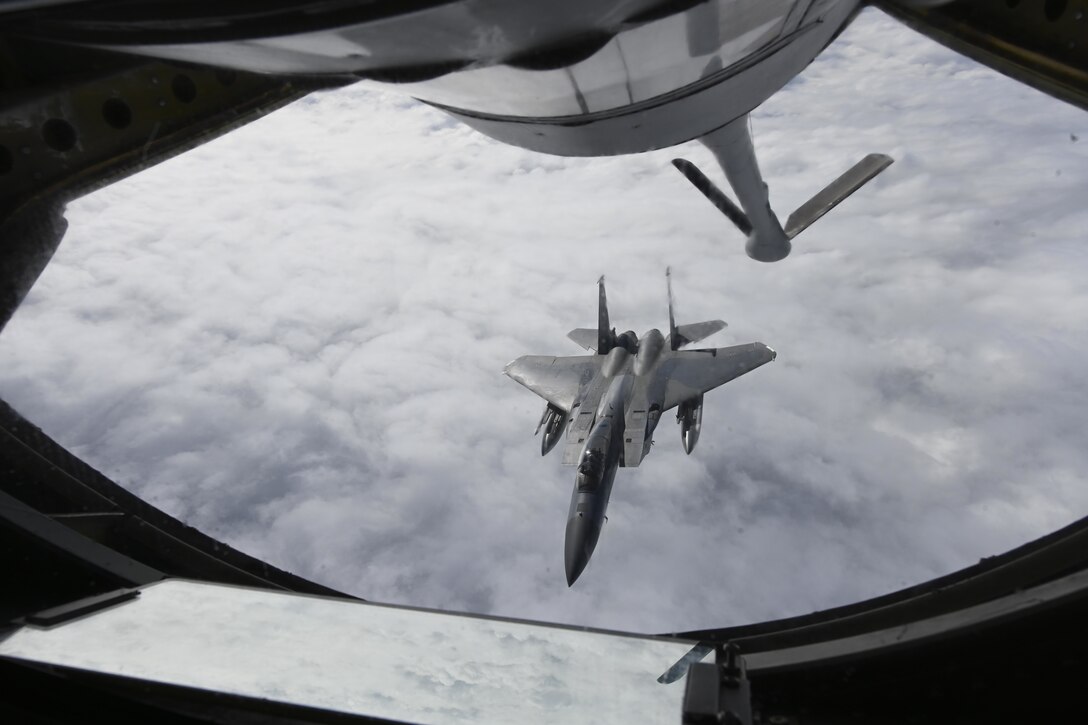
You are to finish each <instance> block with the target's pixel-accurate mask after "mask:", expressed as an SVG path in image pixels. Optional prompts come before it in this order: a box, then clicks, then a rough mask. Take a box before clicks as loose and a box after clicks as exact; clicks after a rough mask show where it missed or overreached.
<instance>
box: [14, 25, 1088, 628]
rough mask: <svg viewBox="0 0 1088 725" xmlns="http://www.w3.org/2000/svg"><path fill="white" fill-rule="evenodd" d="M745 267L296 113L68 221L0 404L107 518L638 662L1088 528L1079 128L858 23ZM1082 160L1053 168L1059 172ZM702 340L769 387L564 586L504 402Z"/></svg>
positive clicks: (557, 522)
mask: <svg viewBox="0 0 1088 725" xmlns="http://www.w3.org/2000/svg"><path fill="white" fill-rule="evenodd" d="M753 124H754V131H755V140H756V146H757V151H758V153H759V155H760V161H761V165H762V168H763V171H764V173H765V175H766V177H767V179H768V182H769V183H770V186H771V195H772V202H773V203H774V205H775V206H776V208H777V209H778V211H779V213H780V214H782V215H783V216H784V215H785V214H787V213H788V212H789V210H790V209H793V208H795V207H796V206H798V205H799V204H800V203H802V202H803V201H804V200H805V199H806V198H808V196H810V195H811V194H812V193H814V192H815V191H816V190H818V189H819V188H821V187H822V186H823V185H824V184H825V183H826V182H827V181H829V180H830V179H831V178H833V177H834V176H836V175H837V174H838V173H840V172H841V171H842V170H844V169H845V168H847V167H848V166H849V165H850V164H851V163H853V162H854V161H855V160H856V159H857V158H860V157H861V156H862V155H864V154H865V153H868V152H871V151H881V152H885V153H889V154H890V155H892V156H893V157H894V158H895V159H896V161H897V162H896V164H895V165H894V166H892V167H891V168H890V169H889V170H888V171H887V172H885V174H884V175H883V176H881V177H880V178H879V179H877V180H876V181H875V182H873V184H871V185H870V186H869V187H866V188H865V189H864V190H863V191H861V192H859V193H858V194H857V195H856V196H855V197H854V198H852V199H850V201H848V202H847V203H845V204H844V205H843V206H842V207H840V208H839V209H837V210H836V211H834V212H833V213H832V214H830V215H828V216H827V217H826V218H825V219H824V220H823V221H821V222H820V223H819V224H817V225H815V226H814V227H813V228H811V229H809V230H808V231H806V232H805V233H804V235H802V236H801V237H799V238H798V240H797V241H796V243H795V251H794V254H793V255H792V256H791V257H790V258H789V259H788V260H786V261H785V262H782V263H780V264H777V265H770V266H765V265H759V264H758V263H755V262H751V261H749V260H748V259H747V258H746V257H745V256H744V253H743V240H742V239H740V238H739V234H738V233H737V232H736V231H735V230H733V229H731V228H729V227H728V225H727V224H726V223H725V222H724V220H723V219H722V218H721V217H720V215H718V214H717V213H716V212H715V211H714V210H713V209H712V208H711V207H710V205H709V204H707V203H706V201H705V199H703V198H702V197H701V196H699V195H698V194H697V193H696V192H694V191H693V190H692V189H691V188H690V187H689V186H688V184H687V182H686V181H684V179H683V178H682V177H680V176H679V174H677V173H676V172H675V171H674V170H673V169H672V168H671V167H670V166H669V165H668V161H669V159H671V158H673V157H674V156H677V155H683V156H685V157H688V158H690V159H692V160H694V161H695V162H696V163H698V164H699V165H700V166H702V167H703V168H706V169H712V168H713V165H712V161H711V158H710V156H709V154H708V153H707V152H706V151H705V150H704V149H702V147H700V146H698V145H697V144H688V145H685V146H683V147H681V148H680V149H678V150H677V149H672V150H666V151H662V152H655V153H649V154H642V155H638V156H629V157H620V158H605V159H564V158H557V157H549V156H544V155H540V154H535V153H530V152H527V151H522V150H519V149H516V148H511V147H507V146H502V145H500V144H497V143H495V142H492V141H490V140H489V139H487V138H484V137H482V136H480V135H478V134H476V133H474V132H472V131H470V130H469V129H467V128H465V127H463V126H460V125H458V124H456V123H454V122H453V121H451V120H450V119H448V118H447V117H445V116H443V115H442V114H441V113H439V112H437V111H435V110H433V109H431V108H429V107H426V106H423V105H421V104H419V103H417V102H415V101H412V100H411V99H408V98H405V97H402V96H399V95H397V94H396V93H394V92H391V91H389V90H386V89H382V88H379V87H376V86H372V87H366V86H363V85H357V86H353V87H350V88H346V89H343V90H338V91H335V92H328V93H322V94H317V95H314V96H311V97H309V98H307V99H305V100H303V101H300V102H298V103H296V104H294V105H292V106H290V107H288V108H286V109H284V110H282V111H279V112H277V113H275V114H272V115H271V116H269V117H267V118H265V119H262V120H260V121H258V122H256V123H254V124H252V125H250V126H248V127H246V128H244V129H241V130H240V131H238V132H235V133H233V134H231V135H229V136H227V137H225V138H222V139H219V140H217V141H214V142H212V143H210V144H208V145H206V146H204V147H202V148H200V149H197V150H195V151H193V152H190V153H188V154H185V155H183V156H181V157H179V158H176V159H173V160H171V161H169V162H166V163H164V164H162V165H160V166H159V167H156V168H154V169H151V170H149V171H147V172H144V173H142V174H140V175H138V176H136V177H133V178H131V179H129V180H126V181H124V182H122V183H119V184H116V185H114V186H112V187H110V188H107V189H104V190H102V191H100V192H97V193H95V194H93V195H91V196H88V197H86V198H84V199H82V200H80V201H79V202H77V203H75V204H73V205H71V207H70V209H69V214H68V218H69V220H70V222H71V227H70V230H69V232H68V235H67V237H66V239H65V241H64V243H63V244H62V247H61V249H60V251H59V252H58V254H57V256H56V258H55V259H54V261H53V262H52V264H51V265H50V266H49V267H48V268H47V270H46V272H45V274H44V275H43V276H42V278H41V280H40V281H39V282H38V284H37V286H36V287H35V288H34V290H33V291H32V293H31V295H30V297H29V298H28V300H27V302H26V303H25V304H24V305H23V307H22V308H21V309H20V310H19V311H18V313H17V314H16V316H15V318H14V319H13V321H12V322H11V323H10V324H9V326H8V328H7V330H6V331H5V335H4V339H3V341H2V345H0V395H2V396H3V397H4V398H5V399H7V400H8V401H9V402H11V403H12V404H13V405H15V406H16V407H17V408H19V409H20V410H21V411H22V412H23V413H24V414H26V415H28V416H29V417H30V418H31V419H32V420H34V421H36V422H37V423H39V424H40V425H41V426H42V427H43V428H44V429H45V430H46V431H47V432H48V433H50V434H51V435H53V436H54V437H56V438H57V439H58V440H60V441H61V442H62V443H63V444H65V445H67V446H69V447H70V448H72V449H73V450H75V451H76V452H77V453H79V454H80V455H82V456H84V457H85V458H86V459H87V460H88V461H89V462H90V463H92V464H93V465H95V466H96V467H98V468H100V469H101V470H103V471H104V472H105V473H107V474H108V475H110V476H112V477H114V478H115V479H116V480H119V481H120V482H121V483H123V484H125V485H126V486H129V487H130V488H131V489H132V490H133V491H135V492H136V493H138V494H139V495H141V496H143V497H145V498H147V499H148V500H149V501H151V502H152V503H153V504H155V505H157V506H160V507H162V508H164V509H166V510H167V511H169V512H170V513H172V514H174V515H175V516H178V517H180V518H181V519H183V520H185V521H186V522H188V523H190V524H192V525H193V526H196V527H198V528H200V529H202V530H204V531H206V532H207V533H209V534H211V535H213V536H216V537H219V538H221V539H223V540H226V541H228V542H229V543H231V544H232V545H235V546H237V547H239V548H241V549H243V550H245V551H247V552H248V553H251V554H253V555H255V556H258V557H262V558H265V559H268V560H270V561H271V562H273V563H275V564H276V565H278V566H282V567H285V568H287V569H289V570H291V571H294V572H297V573H299V574H301V575H303V576H306V577H310V578H313V579H316V580H318V581H321V582H323V583H325V584H328V585H331V586H334V587H338V588H341V589H344V590H347V591H350V592H352V593H355V594H358V595H361V596H364V597H367V598H370V599H374V600H378V601H387V602H396V603H406V604H413V605H420V606H428V607H443V608H450V609H456V610H469V611H474V612H486V613H492V614H502V615H508V616H517V617H529V618H542V619H548V620H553V621H561V622H573V623H579V624H587V625H596V626H604V627H611V628H622V629H634V630H641V631H667V630H677V629H689V628H695V627H707V626H722V625H727V624H738V623H743V622H748V621H754V620H760V619H766V618H770V617H779V616H785V615H790V614H799V613H804V612H807V611H812V610H814V609H819V608H825V607H828V606H833V605H837V604H842V603H846V602H849V601H853V600H856V599H858V598H860V597H868V596H873V595H877V594H881V593H885V592H887V591H890V590H893V589H896V588H899V587H901V586H905V585H909V584H914V583H917V582H919V581H922V580H924V579H928V578H930V577H933V576H936V575H939V574H942V573H946V572H949V571H952V570H954V569H956V568H959V567H961V566H964V565H967V564H970V563H973V562H974V561H975V560H977V559H978V558H979V557H981V556H985V555H990V554H993V553H997V552H999V551H1003V550H1006V549H1008V548H1010V547H1012V546H1015V545H1017V544H1020V543H1023V542H1024V541H1027V540H1029V539H1032V538H1034V537H1036V536H1039V535H1041V534H1043V533H1046V532H1047V531H1050V530H1052V529H1054V528H1055V527H1058V526H1061V525H1063V524H1066V523H1069V522H1070V521H1073V520H1074V519H1076V518H1079V517H1080V516H1081V515H1082V514H1084V513H1085V511H1086V510H1088V489H1086V488H1085V486H1084V485H1083V472H1084V471H1085V470H1086V469H1088V452H1086V451H1088V446H1085V445H1084V443H1085V440H1084V439H1085V436H1084V433H1083V432H1082V431H1083V427H1084V422H1085V413H1084V411H1085V410H1086V409H1088V386H1086V383H1085V381H1084V375H1083V373H1082V368H1083V364H1084V361H1085V360H1086V359H1088V338H1086V336H1085V332H1084V331H1085V330H1086V329H1088V251H1086V249H1085V247H1084V245H1083V236H1084V233H1085V230H1086V229H1088V209H1086V208H1085V206H1084V204H1083V191H1084V189H1085V188H1088V145H1086V144H1088V116H1085V115H1084V114H1083V113H1082V112H1080V111H1077V110H1076V109H1073V108H1071V107H1068V106H1065V105H1063V104H1061V103H1059V102H1057V101H1054V100H1052V99H1049V98H1047V97H1045V96H1043V95H1041V94H1039V93H1037V92H1034V91H1032V90H1030V89H1027V88H1024V87H1021V86H1019V85H1017V84H1016V83H1014V82H1012V81H1010V80H1008V79H1005V78H1003V77H1001V76H998V75H996V74H995V73H992V72H990V71H988V70H986V69H983V68H981V67H979V66H978V65H976V64H974V63H972V62H971V61H969V60H966V59H964V58H961V57H958V56H956V55H955V54H953V53H951V52H949V51H947V50H944V49H942V48H940V47H939V46H936V45H934V44H933V43H931V42H929V41H927V40H925V39H923V38H921V37H919V36H917V35H914V34H912V33H911V32H910V31H908V30H906V29H905V28H903V27H901V26H898V25H897V24H895V23H894V22H893V21H891V20H889V19H887V18H885V17H884V16H882V15H880V14H879V13H877V12H875V11H866V12H864V13H863V14H862V15H861V17H860V19H859V20H858V22H856V23H855V25H854V26H853V27H852V28H851V29H850V30H849V31H848V32H847V33H846V34H844V35H843V36H842V37H841V38H840V39H839V40H838V41H836V43H835V44H834V45H832V46H831V47H830V48H829V49H828V50H827V51H826V52H825V53H824V54H823V55H822V56H821V57H820V58H819V59H818V60H817V61H816V62H815V63H814V64H813V65H812V66H811V67H810V68H809V69H808V70H806V71H805V73H804V74H803V75H802V76H800V77H799V78H797V79H796V80H795V81H794V82H793V83H792V84H791V85H790V86H789V87H787V88H786V89H785V90H784V91H783V92H781V93H779V94H778V95H777V96H775V97H774V98H772V99H771V100H770V101H769V102H767V103H766V104H765V105H764V106H763V107H761V108H760V109H759V110H758V111H757V112H756V114H755V115H754V120H753ZM1078 139H1082V140H1078ZM667 265H671V266H672V268H673V273H674V283H675V287H676V293H677V297H678V302H679V309H680V313H681V317H682V318H683V319H682V320H681V321H689V322H690V321H696V320H700V319H713V318H716V317H722V318H724V319H726V320H728V321H729V323H730V327H729V328H728V329H727V330H726V331H725V332H723V333H720V334H719V335H717V336H715V337H714V338H712V339H711V340H708V341H707V342H708V344H713V345H728V344H733V343H737V342H748V341H752V340H761V341H763V342H766V343H767V344H769V345H771V346H772V347H774V348H776V349H777V350H778V352H779V356H778V360H777V361H776V362H775V363H773V364H771V365H768V366H765V367H764V368H761V369H760V370H757V371H755V372H754V373H752V374H751V375H749V376H747V377H745V378H742V379H740V380H737V381H735V382H733V383H731V384H729V385H727V386H725V387H724V388H722V389H720V390H719V391H716V392H715V393H712V394H710V395H708V397H707V405H706V410H705V416H704V430H703V436H702V439H701V440H700V442H699V447H698V448H697V449H696V451H695V453H694V454H693V455H692V456H690V457H689V456H685V455H684V453H683V449H682V447H681V445H680V440H679V432H678V431H677V432H675V433H674V432H673V427H674V426H673V425H672V423H671V421H669V420H666V421H663V422H662V424H661V427H660V428H659V431H658V434H657V436H656V438H657V445H656V446H655V449H654V451H653V454H652V455H651V456H650V457H649V458H648V459H647V460H646V461H645V462H644V463H643V465H642V466H641V467H640V468H638V469H635V470H626V471H621V472H620V474H619V476H618V477H617V482H616V488H615V491H614V494H613V499H612V505H611V507H610V511H609V523H608V524H607V526H606V527H605V531H604V533H603V535H602V538H601V543H600V546H599V547H598V550H597V552H596V554H595V555H594V558H593V561H592V562H591V563H590V566H589V568H588V569H587V571H586V573H585V574H584V575H583V577H582V578H581V579H580V580H579V581H578V583H577V584H576V586H575V587H574V588H573V589H570V590H568V589H567V587H566V586H565V581H564V579H563V566H562V544H563V527H564V523H565V515H566V511H567V503H568V501H569V495H570V487H571V486H572V484H573V476H572V473H571V470H570V469H567V468H564V467H561V466H560V465H559V461H558V456H557V455H556V454H554V453H553V454H552V455H551V456H549V457H547V458H541V457H540V455H539V439H535V438H533V437H532V431H533V428H534V426H535V425H536V422H537V419H538V417H539V415H540V412H541V410H542V409H543V402H542V401H539V400H537V399H536V398H535V397H534V396H533V395H532V394H531V393H529V392H528V391H526V390H524V389H522V388H520V387H519V386H517V385H516V384H515V383H513V382H512V381H510V380H508V379H506V378H504V377H503V376H502V374H501V371H502V368H503V365H504V364H505V363H506V362H508V361H509V360H511V359H513V358H515V357H517V356H518V355H521V354H525V353H540V354H576V353H577V348H576V347H574V346H573V345H572V344H571V343H569V342H568V341H566V340H565V338H564V334H565V332H566V331H567V330H568V329H570V328H572V327H578V326H587V325H591V324H592V322H593V320H594V316H595V308H594V305H595V295H596V290H595V287H594V282H595V280H596V278H597V277H598V276H599V275H600V274H602V273H605V274H607V275H608V278H609V298H610V302H611V307H612V310H611V311H612V316H613V320H614V321H615V323H616V324H617V325H618V326H620V327H621V329H623V328H628V327H630V328H631V329H634V330H636V331H638V332H639V333H640V334H641V333H642V332H643V331H644V330H646V329H649V328H650V327H655V326H656V327H660V326H663V325H665V324H666V308H665V294H664V269H665V267H666V266H667Z"/></svg>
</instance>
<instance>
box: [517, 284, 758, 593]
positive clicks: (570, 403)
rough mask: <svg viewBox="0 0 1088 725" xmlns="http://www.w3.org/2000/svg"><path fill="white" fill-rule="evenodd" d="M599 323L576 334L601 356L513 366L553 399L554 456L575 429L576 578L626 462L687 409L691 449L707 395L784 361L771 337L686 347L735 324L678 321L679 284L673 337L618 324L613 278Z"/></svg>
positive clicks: (684, 429)
mask: <svg viewBox="0 0 1088 725" xmlns="http://www.w3.org/2000/svg"><path fill="white" fill-rule="evenodd" d="M598 285H599V288H600V293H599V300H600V301H599V315H598V317H599V319H598V329H597V330H591V329H587V328H581V329H577V330H572V331H571V333H570V335H569V337H570V338H571V339H572V340H574V341H575V342H577V343H579V344H580V345H582V346H583V347H585V348H587V349H588V350H590V351H592V352H593V353H594V354H593V355H576V356H569V357H549V356H543V355H526V356H524V357H520V358H518V359H517V360H515V361H513V362H512V363H510V364H509V365H507V366H506V369H505V373H506V374H507V375H508V376H510V377H511V378H513V379H514V380H516V381H517V382H519V383H521V384H522V385H524V386H525V387H527V388H529V389H530V390H532V391H533V392H534V393H536V394H537V395H539V396H540V397H542V398H544V400H546V401H548V405H547V407H546V408H545V410H544V415H543V417H542V418H541V420H540V425H539V426H537V431H538V432H539V431H540V430H541V429H543V430H544V437H543V441H542V444H541V453H542V454H547V453H548V452H549V451H550V450H551V449H552V448H554V447H555V445H556V444H557V443H558V442H559V439H560V438H561V437H562V436H563V432H564V430H565V431H566V444H565V446H564V450H563V464H564V465H569V466H577V467H578V472H577V475H576V478H575V486H574V491H573V493H572V495H571V502H570V511H569V513H568V516H567V532H566V544H565V549H566V551H565V557H564V558H565V565H566V574H567V584H568V586H569V585H571V584H573V583H574V581H575V580H576V579H577V578H578V576H579V575H580V574H581V573H582V570H583V569H585V567H586V564H587V563H588V562H589V557H590V556H591V555H592V553H593V550H594V548H595V547H596V545H597V539H598V538H599V536H600V532H601V527H602V525H603V524H604V518H605V509H606V508H607V506H608V500H609V497H610V496H611V492H612V482H613V480H614V479H615V475H616V469H617V468H618V467H621V466H622V467H635V466H638V465H639V463H641V462H642V459H643V458H644V457H645V456H646V454H648V453H649V451H650V446H651V444H652V443H653V434H654V430H655V429H656V428H657V424H658V422H659V421H660V419H661V415H662V414H663V413H665V412H666V411H669V410H671V409H673V408H677V415H676V419H677V421H678V422H679V424H680V433H681V439H682V440H683V444H684V450H685V451H686V452H687V453H689V454H690V453H691V451H692V449H693V448H694V447H695V443H696V441H698V438H699V432H700V430H701V427H702V405H703V395H704V394H705V393H706V392H707V391H709V390H713V389H714V388H716V387H718V386H719V385H723V384H725V383H727V382H729V381H730V380H733V379H734V378H737V377H740V376H741V375H744V374H745V373H747V372H749V371H751V370H754V369H755V368H757V367H759V366H760V365H763V364H765V363H768V362H770V361H771V360H774V359H775V352H774V350H772V349H771V348H769V347H767V346H766V345H764V344H763V343H761V342H752V343H747V344H744V345H734V346H732V347H722V348H709V349H703V350H681V349H680V348H681V347H683V346H684V345H687V344H690V343H693V342H698V341H699V340H702V339H703V338H705V337H708V336H710V335H712V334H714V333H715V332H718V331H719V330H721V329H722V328H724V327H725V326H726V325H725V323H724V322H722V321H721V320H712V321H708V322H699V323H695V324H691V325H679V326H678V325H676V322H675V319H674V315H673V304H672V287H671V283H670V284H669V335H668V337H665V336H664V335H662V334H661V332H660V331H658V330H650V331H649V332H647V333H646V334H645V335H643V337H642V339H639V338H638V336H637V335H635V333H634V332H630V331H628V332H624V333H623V334H621V335H617V334H616V331H615V329H614V328H611V327H610V326H609V322H608V305H607V300H606V296H605V287H604V278H603V277H602V278H601V280H600V281H599V282H598Z"/></svg>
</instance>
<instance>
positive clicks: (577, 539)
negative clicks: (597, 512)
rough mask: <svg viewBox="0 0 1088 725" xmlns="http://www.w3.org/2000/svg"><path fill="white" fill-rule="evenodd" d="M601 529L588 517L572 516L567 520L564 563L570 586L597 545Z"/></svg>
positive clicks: (580, 573) (583, 568) (583, 569)
mask: <svg viewBox="0 0 1088 725" xmlns="http://www.w3.org/2000/svg"><path fill="white" fill-rule="evenodd" d="M600 533H601V529H600V527H599V526H598V525H597V524H596V523H594V522H593V521H592V520H591V519H590V518H589V517H586V516H573V517H571V518H570V520H568V521H567V538H566V542H565V544H564V552H563V553H564V556H563V559H564V563H565V564H566V570H567V586H568V587H569V586H571V585H573V584H574V582H575V581H576V580H577V579H578V577H579V576H581V575H582V572H583V571H585V568H586V564H588V563H589V557H590V556H592V555H593V550H594V549H595V548H596V547H597V538H598V537H599V536H600Z"/></svg>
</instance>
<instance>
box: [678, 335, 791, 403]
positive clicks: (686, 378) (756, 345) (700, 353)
mask: <svg viewBox="0 0 1088 725" xmlns="http://www.w3.org/2000/svg"><path fill="white" fill-rule="evenodd" d="M775 355H776V353H775V351H774V350H772V349H771V348H769V347H767V346H766V345H764V344H763V343H762V342H750V343H748V344H746V345H734V346H733V347H719V348H715V349H708V350H688V351H685V352H678V353H675V354H674V355H672V357H670V358H669V359H668V360H666V361H665V363H664V364H663V365H662V366H661V367H662V371H661V372H662V373H663V374H664V376H665V401H664V403H663V406H662V408H663V410H668V409H670V408H675V407H676V406H677V405H679V404H680V403H682V402H684V401H685V400H690V399H691V398H695V397H698V396H699V395H702V394H703V393H705V392H707V391H708V390H713V389H714V388H716V387H718V386H719V385H724V384H725V383H728V382H729V381H730V380H733V379H734V378H739V377H740V376H741V375H744V374H745V373H746V372H749V371H751V370H755V369H756V368H758V367H759V366H760V365H764V364H766V363H769V362H770V361H771V360H774V358H775Z"/></svg>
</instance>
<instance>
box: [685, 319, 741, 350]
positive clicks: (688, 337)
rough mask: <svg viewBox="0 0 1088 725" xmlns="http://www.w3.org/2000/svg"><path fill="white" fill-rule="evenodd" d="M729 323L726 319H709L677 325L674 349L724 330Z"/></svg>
mask: <svg viewBox="0 0 1088 725" xmlns="http://www.w3.org/2000/svg"><path fill="white" fill-rule="evenodd" d="M726 327H728V325H726V324H725V321H724V320H708V321H707V322H692V323H690V324H687V325H677V326H676V345H674V346H673V348H672V349H674V350H677V349H679V348H681V347H683V346H684V345H690V344H692V343H694V342H700V341H702V340H705V339H706V338H708V337H710V336H711V335H713V334H714V333H715V332H719V331H721V330H724V329H725V328H726Z"/></svg>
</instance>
